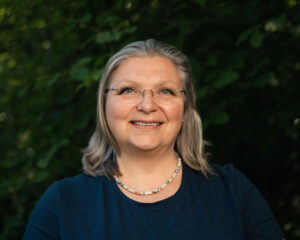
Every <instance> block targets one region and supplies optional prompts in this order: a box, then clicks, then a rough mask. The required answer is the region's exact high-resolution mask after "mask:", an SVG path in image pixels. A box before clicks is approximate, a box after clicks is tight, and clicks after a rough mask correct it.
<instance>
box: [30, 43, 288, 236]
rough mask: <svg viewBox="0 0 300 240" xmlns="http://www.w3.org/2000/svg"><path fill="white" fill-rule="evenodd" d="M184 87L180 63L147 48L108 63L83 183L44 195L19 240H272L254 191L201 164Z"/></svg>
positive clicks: (270, 223)
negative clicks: (141, 239) (22, 238)
mask: <svg viewBox="0 0 300 240" xmlns="http://www.w3.org/2000/svg"><path fill="white" fill-rule="evenodd" d="M192 80H193V78H192V74H191V68H190V64H189V61H188V59H187V58H186V56H185V55H184V54H182V53H181V52H180V51H178V50H177V49H176V48H174V47H173V46H170V45H168V44H165V43H162V42H159V41H156V40H153V39H149V40H147V41H140V42H134V43H132V44H129V45H128V46H126V47H124V48H123V49H121V50H120V51H119V52H118V53H116V54H115V55H114V56H112V57H111V58H110V60H109V61H108V63H107V65H106V67H105V70H104V73H103V75H102V77H101V80H100V84H99V90H98V107H97V116H98V122H97V128H96V130H95V132H94V134H93V136H92V137H91V140H90V142H89V145H88V146H87V148H86V149H85V151H84V156H83V171H84V174H81V175H79V176H76V177H73V178H67V179H64V180H61V181H58V182H56V183H54V184H53V185H52V186H51V187H50V188H49V189H48V190H47V191H46V193H45V194H44V195H43V196H42V198H41V199H40V201H39V203H38V205H37V207H36V209H35V211H34V212H33V215H32V217H31V219H30V222H29V223H28V226H27V229H26V232H25V235H24V239H30V240H32V239H91V240H94V239H95V240H96V239H140V238H144V239H216V240H219V239H222V240H223V239H230V240H235V239H236V240H238V239H249V240H250V239H266V240H273V239H274V240H279V239H282V238H283V234H282V232H281V230H280V229H279V227H278V225H277V223H276V220H275V218H274V216H273V214H272V212H271V210H270V209H269V207H268V204H267V203H266V201H265V200H264V198H263V197H262V195H261V194H260V193H259V191H258V190H257V189H256V187H255V186H254V185H253V184H252V183H251V182H250V181H249V180H248V179H247V178H246V177H245V176H244V175H243V174H242V173H240V172H239V171H238V170H236V169H235V168H234V167H233V166H232V165H230V164H228V165H226V166H223V167H221V166H217V165H214V164H209V163H208V162H207V161H206V158H205V155H204V144H203V139H202V127H201V120H200V117H199V115H198V113H197V112H196V110H195V95H194V91H193V84H192Z"/></svg>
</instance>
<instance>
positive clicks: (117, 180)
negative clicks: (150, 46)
mask: <svg viewBox="0 0 300 240" xmlns="http://www.w3.org/2000/svg"><path fill="white" fill-rule="evenodd" d="M180 167H181V159H180V157H178V163H177V167H176V169H175V171H174V173H173V175H172V176H171V177H170V178H169V179H168V180H167V181H166V182H165V183H164V184H163V185H161V186H160V187H158V188H155V189H153V190H150V191H144V192H142V191H137V190H134V189H132V188H130V187H128V186H126V185H125V184H124V183H122V182H121V180H120V179H119V178H118V177H117V176H114V179H115V181H116V183H117V184H119V185H120V186H121V187H122V188H123V189H125V190H126V191H128V192H130V193H133V194H136V195H140V196H147V195H152V194H155V193H158V192H160V191H162V190H164V189H165V188H166V187H167V186H168V185H169V184H170V183H171V182H172V181H173V179H174V178H175V177H176V176H177V173H178V172H179V171H180Z"/></svg>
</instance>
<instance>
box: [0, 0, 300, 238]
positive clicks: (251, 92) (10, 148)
mask: <svg viewBox="0 0 300 240" xmlns="http://www.w3.org/2000/svg"><path fill="white" fill-rule="evenodd" d="M299 8H300V3H299V1H297V0H286V1H271V0H268V1H259V0H252V1H234V0H226V1H217V0H211V1H206V0H188V1H179V0H172V1H158V0H145V1H137V0H128V1H123V0H118V1H108V0H104V1H93V0H85V1H83V0H75V1H66V0H61V1H55V2H53V1H49V2H47V3H45V1H41V0H34V1H32V0H23V1H15V0H2V1H0V30H1V34H0V146H1V147H0V149H1V152H0V158H1V161H0V171H1V175H0V203H1V207H0V212H1V223H2V224H1V227H0V228H1V230H0V239H20V238H21V236H22V234H23V231H24V228H25V226H26V223H27V221H28V218H29V216H30V214H31V211H32V209H33V208H34V205H35V203H36V202H37V201H38V199H39V197H40V196H41V194H42V193H43V192H44V190H45V189H46V188H47V187H48V186H49V184H51V183H52V182H53V181H54V180H56V179H60V178H63V177H66V176H72V175H75V174H77V173H79V172H80V171H81V161H80V160H81V152H80V150H81V149H83V148H84V147H85V146H86V145H87V142H88V140H89V137H90V136H91V134H92V132H93V130H94V128H95V111H96V92H97V85H98V80H99V77H100V76H101V73H102V72H103V68H104V65H105V63H106V61H107V59H108V58H109V56H110V55H111V54H112V53H114V52H116V51H117V50H119V49H120V48H121V47H122V46H124V45H125V44H127V43H129V42H132V41H137V40H142V39H146V38H150V37H152V38H157V39H160V40H163V41H166V42H169V43H171V44H174V45H175V46H176V47H178V48H179V49H181V50H182V51H183V52H184V53H186V54H187V55H188V57H189V59H191V62H192V67H193V71H194V75H195V83H196V91H197V92H196V94H197V107H198V110H199V112H200V114H201V116H202V118H203V125H204V129H205V131H204V136H205V138H206V139H207V140H209V141H210V142H212V143H213V146H212V147H210V148H209V149H208V150H209V151H210V152H212V160H213V161H214V162H218V163H226V162H233V163H235V165H236V166H237V167H238V168H239V169H241V170H242V171H243V172H245V173H246V174H247V175H248V176H249V177H250V179H251V180H252V181H253V182H254V183H255V184H256V185H257V186H258V187H259V189H260V190H261V191H262V192H263V194H264V195H265V197H266V198H267V200H268V201H269V203H270V205H271V208H272V209H273V210H274V212H275V215H276V217H277V219H278V220H279V223H280V225H281V227H282V228H283V230H284V231H285V232H286V234H287V239H299V238H300V228H299V224H297V223H299V220H300V201H299V191H298V189H299V186H297V185H296V182H297V181H296V179H297V178H298V175H299V171H300V166H299V154H300V153H299V146H300V144H299V128H300V115H299V109H300V102H299V100H298V99H299V96H298V95H299V94H298V91H299V89H300V86H299V85H300V82H299V70H300V62H299V55H300V53H299V42H300V41H299V36H300V30H299V26H300V11H299V10H300V9H299Z"/></svg>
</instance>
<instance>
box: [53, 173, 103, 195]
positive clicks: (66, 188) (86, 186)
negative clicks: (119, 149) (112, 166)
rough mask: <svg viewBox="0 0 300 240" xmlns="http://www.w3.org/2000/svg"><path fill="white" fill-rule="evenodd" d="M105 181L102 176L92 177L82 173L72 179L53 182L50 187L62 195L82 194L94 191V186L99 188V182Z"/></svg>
mask: <svg viewBox="0 0 300 240" xmlns="http://www.w3.org/2000/svg"><path fill="white" fill-rule="evenodd" d="M103 181H105V177H104V176H97V177H93V176H90V175H87V174H84V173H81V174H78V175H76V176H73V177H66V178H63V179H60V180H57V181H55V182H54V183H53V184H52V185H54V186H56V188H57V189H58V191H60V193H62V194H66V193H71V192H72V193H76V192H78V193H79V194H82V193H84V192H89V191H90V190H91V189H95V186H96V185H99V187H101V184H100V183H101V182H103Z"/></svg>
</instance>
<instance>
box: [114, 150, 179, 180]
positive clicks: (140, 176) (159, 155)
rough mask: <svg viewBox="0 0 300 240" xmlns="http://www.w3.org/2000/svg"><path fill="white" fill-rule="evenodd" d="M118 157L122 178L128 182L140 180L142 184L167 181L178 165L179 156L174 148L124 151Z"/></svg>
mask: <svg viewBox="0 0 300 240" xmlns="http://www.w3.org/2000/svg"><path fill="white" fill-rule="evenodd" d="M117 159H118V165H119V168H120V171H121V173H122V176H121V178H122V179H123V180H124V181H126V182H127V183H128V184H129V183H131V182H132V183H134V182H135V183H136V182H139V183H142V186H143V183H145V182H151V181H152V182H153V181H154V182H157V183H161V181H165V180H166V179H167V178H168V177H170V175H171V174H172V173H173V172H174V170H175V168H176V166H177V156H176V154H175V152H174V150H173V149H172V150H165V151H162V150H160V151H143V152H134V153H133V152H128V151H122V152H121V153H119V154H117ZM154 179H155V180H154ZM157 183H155V184H157Z"/></svg>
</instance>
